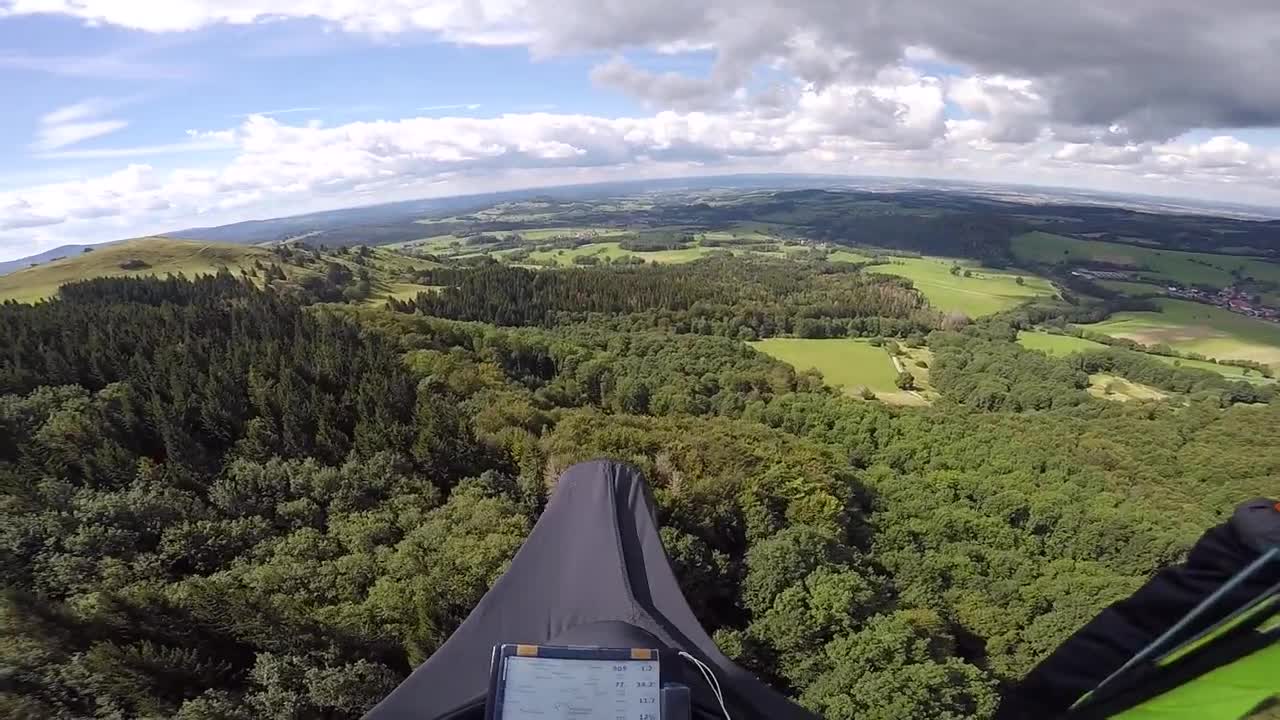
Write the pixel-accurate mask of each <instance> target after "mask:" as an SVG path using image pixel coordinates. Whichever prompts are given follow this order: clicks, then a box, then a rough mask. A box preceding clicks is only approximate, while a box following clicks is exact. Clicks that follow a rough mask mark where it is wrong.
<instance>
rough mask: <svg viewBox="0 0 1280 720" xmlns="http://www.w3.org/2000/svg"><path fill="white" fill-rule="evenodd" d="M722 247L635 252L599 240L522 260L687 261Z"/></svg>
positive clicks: (566, 262)
mask: <svg viewBox="0 0 1280 720" xmlns="http://www.w3.org/2000/svg"><path fill="white" fill-rule="evenodd" d="M719 249H720V248H704V247H691V248H684V249H681V250H659V251H657V252H634V251H631V250H623V249H622V248H621V247H620V246H619V245H618V243H616V242H599V243H589V244H587V245H580V246H578V247H576V248H564V249H560V250H536V251H534V252H532V253H530V254H529V257H528V258H526V259H525V260H522V261H521V262H525V263H529V264H547V263H555V264H556V265H560V266H565V267H567V266H572V265H573V264H574V263H573V259H574V258H576V257H597V258H600V259H601V260H604V259H605V258H612V259H615V260H616V259H618V258H624V257H638V258H642V259H644V260H646V261H648V262H657V263H686V262H691V261H693V260H697V259H698V258H701V257H705V256H707V255H708V254H710V253H713V252H715V251H716V250H719ZM513 252H515V250H499V251H497V252H494V253H493V256H494V257H499V258H501V257H506V256H507V255H510V254H511V253H513Z"/></svg>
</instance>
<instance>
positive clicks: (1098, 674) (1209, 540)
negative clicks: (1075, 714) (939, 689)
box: [996, 501, 1280, 720]
mask: <svg viewBox="0 0 1280 720" xmlns="http://www.w3.org/2000/svg"><path fill="white" fill-rule="evenodd" d="M1259 503H1265V505H1259ZM1259 508H1261V509H1263V510H1265V512H1266V513H1269V514H1270V515H1269V516H1264V515H1261V514H1259V512H1258V509H1259ZM1242 513H1245V515H1243V516H1242ZM1242 518H1243V519H1244V520H1246V521H1247V523H1246V524H1242ZM1259 518H1261V520H1262V521H1263V522H1261V523H1258V520H1259ZM1257 527H1262V528H1263V531H1264V532H1265V533H1274V531H1275V529H1276V528H1280V510H1278V509H1277V508H1276V504H1275V503H1273V502H1272V501H1250V502H1249V503H1245V504H1244V505H1241V506H1240V508H1238V509H1237V511H1236V515H1235V517H1233V519H1232V521H1231V522H1228V523H1225V524H1222V525H1218V526H1217V527H1214V528H1212V529H1211V530H1209V531H1208V532H1206V533H1205V534H1204V535H1203V536H1202V537H1201V538H1200V540H1199V541H1198V542H1196V544H1195V546H1194V547H1192V548H1191V552H1190V553H1188V555H1187V560H1186V562H1185V563H1183V564H1181V565H1175V566H1172V567H1168V568H1165V569H1163V570H1161V571H1160V572H1158V573H1156V575H1155V576H1154V577H1152V578H1151V580H1149V581H1148V582H1147V583H1146V584H1145V585H1143V586H1142V587H1141V588H1139V589H1138V591H1137V592H1135V593H1134V594H1133V595H1131V596H1129V597H1128V598H1126V599H1124V600H1121V601H1120V602H1117V603H1115V604H1114V605H1111V606H1110V607H1108V608H1107V609H1105V610H1103V611H1102V612H1101V613H1100V614H1099V615H1098V616H1097V617H1095V618H1094V619H1093V620H1092V621H1090V622H1089V623H1088V624H1087V625H1085V626H1084V627H1083V628H1081V629H1080V630H1079V631H1077V632H1076V633H1075V634H1074V635H1072V636H1071V637H1070V638H1068V639H1067V640H1066V641H1065V642H1064V643H1062V645H1060V646H1058V649H1057V650H1055V651H1054V652H1053V653H1052V654H1051V655H1049V657H1047V658H1045V659H1044V660H1043V661H1041V663H1040V664H1039V665H1037V666H1036V667H1035V668H1034V669H1033V670H1032V671H1031V672H1030V673H1029V674H1028V675H1027V676H1026V677H1025V678H1024V679H1023V680H1022V682H1020V683H1019V684H1018V685H1017V686H1016V687H1015V688H1014V689H1013V690H1012V692H1011V693H1010V694H1009V695H1008V696H1007V697H1006V698H1005V701H1004V703H1003V704H1002V705H1001V707H1000V712H999V713H997V715H996V717H997V718H998V720H1020V719H1021V718H1046V717H1053V716H1055V715H1058V714H1060V713H1063V712H1065V711H1066V710H1067V709H1068V708H1070V707H1071V705H1072V704H1073V703H1074V702H1075V701H1076V700H1077V699H1079V698H1080V696H1082V695H1084V694H1085V693H1087V692H1089V691H1090V690H1092V689H1094V688H1095V687H1097V685H1098V684H1099V683H1100V682H1102V681H1103V680H1105V679H1106V678H1107V677H1108V676H1110V675H1111V673H1113V672H1115V671H1116V670H1118V669H1120V667H1121V666H1122V665H1124V664H1125V663H1126V662H1128V661H1129V659H1130V658H1132V657H1133V656H1134V655H1136V654H1137V653H1138V652H1140V651H1141V650H1142V649H1143V648H1145V647H1146V646H1147V645H1148V644H1150V643H1151V642H1152V641H1153V640H1155V639H1156V638H1157V637H1159V636H1160V635H1161V634H1163V633H1164V632H1165V631H1166V630H1168V629H1169V628H1170V627H1172V626H1173V625H1174V624H1175V623H1177V622H1178V621H1179V620H1181V619H1182V617H1183V616H1184V615H1186V614H1187V613H1188V612H1190V611H1191V610H1192V609H1193V608H1195V607H1196V605H1198V604H1200V602H1201V601H1202V600H1204V599H1205V598H1206V597H1208V596H1209V595H1210V594H1212V593H1213V592H1214V591H1215V590H1217V589H1218V588H1219V587H1221V586H1222V584H1223V583H1224V582H1226V581H1227V580H1228V579H1230V578H1231V577H1232V576H1234V575H1235V574H1236V573H1238V572H1239V571H1240V570H1242V569H1244V568H1245V567H1246V566H1247V565H1248V564H1249V563H1250V562H1253V561H1254V560H1255V559H1256V558H1257V557H1258V556H1259V555H1260V554H1261V549H1262V544H1261V543H1259V542H1257V540H1258V535H1257V533H1256V532H1255V530H1254V529H1255V528H1257ZM1277 581H1280V571H1277V569H1276V568H1275V567H1274V566H1273V567H1272V568H1271V570H1270V571H1269V572H1267V573H1264V574H1263V576H1259V577H1257V578H1254V579H1253V580H1252V581H1250V582H1247V583H1245V584H1244V585H1242V586H1241V587H1240V588H1238V589H1237V590H1236V591H1235V592H1233V593H1231V595H1230V596H1229V597H1226V598H1224V599H1223V601H1222V602H1220V603H1217V604H1216V605H1215V608H1214V609H1213V611H1212V612H1209V613H1207V614H1206V616H1205V618H1204V619H1203V621H1201V622H1199V623H1197V628H1198V629H1202V628H1204V627H1207V626H1208V625H1209V624H1211V623H1213V622H1216V621H1217V620H1219V619H1221V618H1223V617H1225V616H1227V615H1229V614H1230V613H1231V612H1232V611H1234V610H1235V609H1237V608H1239V607H1241V606H1243V605H1244V604H1245V603H1247V602H1248V601H1250V600H1252V599H1253V598H1256V597H1257V596H1258V594H1259V593H1261V592H1262V591H1263V590H1265V589H1266V588H1268V587H1270V586H1271V585H1274V584H1275V583H1276V582H1277Z"/></svg>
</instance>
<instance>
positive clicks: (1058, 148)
mask: <svg viewBox="0 0 1280 720" xmlns="http://www.w3.org/2000/svg"><path fill="white" fill-rule="evenodd" d="M1277 58H1280V3H1277V2H1274V0H1218V1H1217V2H1214V3H1205V2H1203V1H1202V0H1194V1H1191V0H1123V2H1116V0H1077V2H1072V3H1063V2H1060V1H1059V0H893V1H892V2H889V1H887V0H787V1H786V2H778V1H777V0H732V2H730V1H728V0H702V1H701V2H699V1H698V0H694V1H693V2H690V1H689V0H646V1H644V2H636V1H635V0H312V2H296V1H293V0H165V1H164V2H146V1H144V0H0V98H3V111H0V260H6V259H12V258H16V257H21V256H25V255H30V254H33V253H36V252H40V251H42V250H46V249H49V248H52V247H55V246H57V245H61V244H66V243H83V242H99V241H106V240H113V239H119V238H125V237H134V236H138V235H144V234H150V233H156V232H162V231H165V230H175V229H180V228H185V227H192V226H207V225H218V224H223V223H228V222H235V221H239V220H245V219H254V218H269V217H279V216H283V215H289V214H295V213H300V212H308V211H312V210H321V209H331V208H337V207H344V206H350V205H360V204H370V203H376V202H384V201H393V200H403V199H410V198H418V197H431V196H440V195H454V194H463V193H469V192H482V191H488V190H499V189H511V188H518V187H535V186H544V185H554V184H564V183H578V182H592V181H603V180H622V179H638V178H657V177H677V176H694V175H718V174H726V173H735V172H814V173H831V174H848V175H888V176H903V177H930V178H951V179H963V180H977V181H992V182H1018V183H1032V184H1046V185H1054V186H1071V187H1081V188H1086V189H1095V190H1107V191H1118V192H1139V193H1143V194H1149V195H1169V196H1175V197H1190V198H1196V199H1201V200H1230V201H1233V202H1244V203H1253V204H1259V205H1265V206H1271V207H1275V206H1280V72H1277V71H1276V61H1277Z"/></svg>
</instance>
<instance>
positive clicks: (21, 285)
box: [0, 238, 276, 302]
mask: <svg viewBox="0 0 1280 720" xmlns="http://www.w3.org/2000/svg"><path fill="white" fill-rule="evenodd" d="M131 260H139V261H142V262H144V263H146V264H147V267H144V268H139V269H136V270H125V269H123V268H121V267H120V265H121V264H122V263H127V262H129V261H131ZM256 261H262V262H263V263H266V264H270V263H274V262H276V258H275V256H274V255H273V254H272V253H271V251H270V250H267V249H264V248H260V247H255V246H252V245H230V244H224V243H206V242H191V241H186V240H170V239H168V238H139V239H137V240H129V241H126V242H122V243H114V244H111V245H106V246H104V247H102V248H99V249H97V250H94V251H93V252H88V253H82V254H79V255H74V256H71V257H66V258H63V259H61V260H54V261H52V262H47V263H44V264H43V265H38V266H36V267H33V268H27V269H25V270H19V271H17V272H14V273H10V274H9V275H5V276H3V277H0V301H2V300H17V301H19V302H35V301H37V300H41V299H44V298H50V297H53V296H55V295H57V294H58V288H60V287H62V286H63V285H65V284H66V283H69V282H75V281H77V280H84V279H87V278H93V277H112V276H123V275H129V276H135V277H136V276H144V275H158V276H160V277H164V276H165V275H169V274H174V275H176V274H178V273H183V274H184V275H186V276H187V277H194V276H196V275H213V274H215V273H217V272H218V270H220V269H222V268H224V267H226V268H229V269H231V270H232V271H233V272H237V273H238V272H239V271H240V270H241V269H242V268H249V267H253V264H254V263H255V262H256Z"/></svg>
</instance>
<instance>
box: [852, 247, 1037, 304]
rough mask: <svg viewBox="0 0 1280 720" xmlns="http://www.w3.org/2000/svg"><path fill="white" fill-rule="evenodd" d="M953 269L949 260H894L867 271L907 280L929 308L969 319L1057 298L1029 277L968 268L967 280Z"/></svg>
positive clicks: (1014, 272) (952, 262) (952, 264)
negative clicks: (1044, 299)
mask: <svg viewBox="0 0 1280 720" xmlns="http://www.w3.org/2000/svg"><path fill="white" fill-rule="evenodd" d="M954 265H955V261H954V260H950V259H947V258H934V257H921V258H907V257H895V258H892V260H890V261H888V262H887V264H884V265H874V266H872V267H870V268H868V271H869V272H878V273H885V274H888V275H898V276H900V277H905V278H907V279H909V280H911V282H912V283H914V284H915V286H916V288H917V289H918V290H920V292H921V293H923V294H924V296H925V297H926V298H927V299H928V300H929V304H930V305H933V306H934V307H935V308H937V309H938V310H942V311H944V312H962V313H964V314H966V315H968V316H969V317H980V316H982V315H990V314H992V313H997V312H1000V311H1001V310H1008V309H1009V308H1013V307H1017V306H1018V305H1021V304H1022V303H1024V302H1026V301H1028V300H1030V299H1032V298H1036V297H1053V296H1056V295H1057V291H1056V290H1054V288H1053V285H1052V284H1051V283H1050V282H1049V281H1048V280H1045V279H1044V278H1041V277H1037V276H1035V275H1031V274H1029V273H1019V272H1016V271H1007V270H991V269H988V268H983V267H977V266H965V267H964V269H966V270H968V271H969V272H970V273H971V276H970V277H964V275H963V274H961V275H953V274H951V268H952V266H954ZM1018 277H1022V278H1023V284H1021V285H1019V284H1018V282H1017V278H1018Z"/></svg>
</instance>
